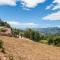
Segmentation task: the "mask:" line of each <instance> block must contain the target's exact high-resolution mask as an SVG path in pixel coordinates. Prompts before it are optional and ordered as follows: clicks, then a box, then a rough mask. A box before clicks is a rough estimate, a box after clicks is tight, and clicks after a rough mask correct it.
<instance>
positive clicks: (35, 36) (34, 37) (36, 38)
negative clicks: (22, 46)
mask: <svg viewBox="0 0 60 60" xmlns="http://www.w3.org/2000/svg"><path fill="white" fill-rule="evenodd" d="M24 37H26V38H30V39H31V40H33V41H36V42H38V41H39V40H40V33H39V32H38V31H34V30H32V29H26V30H25V31H24Z"/></svg>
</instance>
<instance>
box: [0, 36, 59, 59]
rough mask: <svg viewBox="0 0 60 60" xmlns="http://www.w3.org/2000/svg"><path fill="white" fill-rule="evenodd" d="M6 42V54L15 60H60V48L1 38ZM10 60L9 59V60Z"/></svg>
mask: <svg viewBox="0 0 60 60" xmlns="http://www.w3.org/2000/svg"><path fill="white" fill-rule="evenodd" d="M0 39H2V40H3V41H4V46H5V51H6V54H5V55H4V54H3V53H0V57H1V56H3V57H4V56H5V57H7V59H8V57H10V58H11V57H13V60H60V48H59V47H53V46H48V45H45V44H40V43H36V42H33V41H30V40H27V39H25V38H24V39H19V38H13V37H6V36H0ZM8 60H9V59H8Z"/></svg>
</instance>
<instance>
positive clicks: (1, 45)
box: [0, 40, 3, 49]
mask: <svg viewBox="0 0 60 60" xmlns="http://www.w3.org/2000/svg"><path fill="white" fill-rule="evenodd" d="M1 48H3V41H2V40H0V49H1Z"/></svg>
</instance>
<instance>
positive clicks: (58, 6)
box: [46, 0, 60, 10]
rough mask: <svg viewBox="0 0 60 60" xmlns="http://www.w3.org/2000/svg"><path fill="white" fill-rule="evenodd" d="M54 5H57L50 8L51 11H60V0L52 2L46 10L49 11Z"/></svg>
mask: <svg viewBox="0 0 60 60" xmlns="http://www.w3.org/2000/svg"><path fill="white" fill-rule="evenodd" d="M54 3H57V4H56V6H54V7H53V8H52V10H55V9H60V0H54V1H53V3H52V4H51V5H49V6H47V7H46V9H50V8H51V7H52V6H53V4H54Z"/></svg>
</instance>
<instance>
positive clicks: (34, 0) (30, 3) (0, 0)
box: [0, 0, 45, 8]
mask: <svg viewBox="0 0 60 60" xmlns="http://www.w3.org/2000/svg"><path fill="white" fill-rule="evenodd" d="M17 1H20V3H21V4H22V6H23V7H27V8H33V7H36V6H37V5H38V4H39V3H43V2H45V0H0V5H11V6H15V5H16V2H17Z"/></svg>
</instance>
